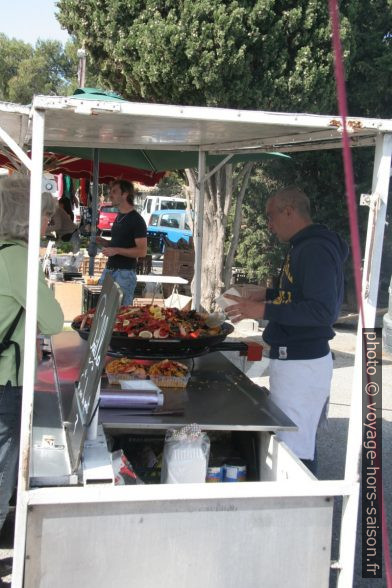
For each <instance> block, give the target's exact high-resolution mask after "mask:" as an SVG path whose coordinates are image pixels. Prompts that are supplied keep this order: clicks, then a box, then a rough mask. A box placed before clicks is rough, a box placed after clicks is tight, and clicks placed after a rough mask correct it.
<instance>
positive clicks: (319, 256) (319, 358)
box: [226, 187, 348, 471]
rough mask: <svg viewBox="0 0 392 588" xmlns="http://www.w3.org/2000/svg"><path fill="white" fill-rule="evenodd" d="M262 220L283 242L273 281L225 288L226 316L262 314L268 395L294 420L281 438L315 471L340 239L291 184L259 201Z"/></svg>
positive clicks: (338, 290) (339, 280)
mask: <svg viewBox="0 0 392 588" xmlns="http://www.w3.org/2000/svg"><path fill="white" fill-rule="evenodd" d="M266 214H267V219H268V227H269V229H270V230H271V232H272V233H274V234H275V235H276V236H277V237H278V239H279V241H281V242H283V243H289V250H288V252H287V255H286V258H285V260H284V262H283V267H282V270H281V273H280V278H279V287H278V288H277V289H268V288H260V289H259V290H256V291H255V292H254V293H252V295H251V296H249V297H247V298H244V297H236V296H227V297H228V298H230V299H231V300H234V301H235V304H233V305H231V306H229V307H228V308H227V309H226V312H227V313H228V315H229V317H230V318H231V319H232V320H233V321H234V322H236V321H238V320H242V319H243V318H254V319H265V320H268V321H269V322H268V325H267V327H266V328H265V330H264V333H263V338H264V340H265V341H266V343H268V344H269V345H270V347H271V349H270V366H269V369H270V390H271V398H272V400H273V401H274V403H275V404H276V405H277V406H279V408H281V409H282V410H283V412H285V413H286V414H287V416H289V417H290V418H291V419H292V420H293V421H294V422H295V423H296V424H297V426H298V432H295V433H289V432H288V433H285V432H281V433H279V434H278V437H279V438H280V439H282V440H283V441H284V442H285V443H286V444H287V445H288V446H289V447H290V448H291V449H292V451H293V452H294V453H295V454H296V455H297V456H298V457H299V458H301V459H302V460H303V461H304V463H306V465H308V467H309V468H310V469H311V470H312V471H315V462H314V460H315V444H316V434H317V427H318V424H319V422H320V418H321V415H322V413H323V409H324V407H326V404H327V402H328V398H329V392H330V385H331V378H332V356H331V352H330V348H329V340H330V339H332V338H333V337H334V336H335V332H334V330H333V328H332V325H333V324H334V322H335V321H336V319H337V318H338V315H339V310H340V306H341V304H342V301H343V284H344V276H343V263H344V261H345V260H346V258H347V255H348V246H347V243H345V241H343V239H341V237H339V235H337V233H335V232H333V231H330V230H329V229H328V228H327V227H325V226H323V225H319V224H313V222H312V219H311V216H310V203H309V198H308V197H307V196H306V194H305V193H304V192H303V191H302V190H300V189H299V188H296V187H288V188H284V189H283V190H279V191H278V192H276V193H275V194H274V195H273V196H271V198H269V199H268V201H267V206H266Z"/></svg>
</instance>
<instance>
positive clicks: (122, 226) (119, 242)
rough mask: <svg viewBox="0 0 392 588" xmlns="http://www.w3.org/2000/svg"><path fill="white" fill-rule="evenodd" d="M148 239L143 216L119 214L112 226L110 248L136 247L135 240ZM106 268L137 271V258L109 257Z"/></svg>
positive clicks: (130, 213)
mask: <svg viewBox="0 0 392 588" xmlns="http://www.w3.org/2000/svg"><path fill="white" fill-rule="evenodd" d="M143 237H147V227H146V223H145V222H144V219H143V218H142V216H141V215H140V214H139V213H138V212H136V210H131V212H127V213H122V212H119V213H118V215H117V217H116V220H115V221H114V223H113V226H112V238H111V240H110V245H109V247H125V248H126V249H129V248H130V247H136V243H135V239H142V238H143ZM106 267H107V268H108V269H133V270H134V269H136V258H134V257H125V256H124V255H113V256H112V257H109V259H108V261H107V264H106Z"/></svg>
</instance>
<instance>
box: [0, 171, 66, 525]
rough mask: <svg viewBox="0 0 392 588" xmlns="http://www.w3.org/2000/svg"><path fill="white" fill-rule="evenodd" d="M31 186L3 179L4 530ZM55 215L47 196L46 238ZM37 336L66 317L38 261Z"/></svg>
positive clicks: (0, 510)
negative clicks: (49, 223)
mask: <svg viewBox="0 0 392 588" xmlns="http://www.w3.org/2000/svg"><path fill="white" fill-rule="evenodd" d="M29 194H30V180H29V178H28V177H26V176H22V175H19V174H14V175H13V176H7V177H3V178H1V179H0V529H1V527H2V525H3V523H4V521H5V518H6V516H7V513H8V504H9V500H10V498H11V495H12V493H13V490H14V487H15V484H16V479H17V470H18V457H19V437H20V415H21V402H22V380H23V354H24V331H25V318H26V312H25V308H26V285H27V284H26V277H27V239H28V231H29ZM55 210H56V204H55V200H54V198H53V197H52V195H51V194H48V193H44V194H43V195H42V223H41V235H44V234H45V231H46V228H47V225H48V222H49V220H50V219H51V217H52V216H53V214H54V212H55ZM37 271H38V273H39V279H38V309H37V322H38V326H37V328H38V331H39V332H40V333H43V334H45V335H53V334H54V333H58V332H59V331H61V329H62V327H63V321H64V317H63V313H62V310H61V308H60V305H59V304H58V302H57V301H56V300H55V298H54V295H53V292H52V291H51V290H50V289H49V288H48V287H47V285H46V282H45V276H44V273H43V271H42V268H41V266H40V264H39V261H38V259H37Z"/></svg>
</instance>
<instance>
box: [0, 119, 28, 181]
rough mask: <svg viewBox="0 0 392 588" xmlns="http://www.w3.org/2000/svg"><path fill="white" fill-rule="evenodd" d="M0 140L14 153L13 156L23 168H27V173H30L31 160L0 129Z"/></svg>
mask: <svg viewBox="0 0 392 588" xmlns="http://www.w3.org/2000/svg"><path fill="white" fill-rule="evenodd" d="M0 139H1V140H2V141H3V142H4V143H5V144H6V145H7V146H8V147H9V148H10V149H11V151H13V152H14V153H15V155H16V156H17V157H18V158H19V159H20V161H21V162H22V163H23V165H24V166H26V167H27V169H28V170H29V171H31V166H32V163H31V159H30V157H29V156H28V155H26V153H25V152H24V151H23V149H22V148H21V147H20V146H19V145H18V143H17V142H16V141H14V139H13V138H12V137H11V136H10V135H9V134H8V133H6V131H5V130H4V129H2V128H1V127H0Z"/></svg>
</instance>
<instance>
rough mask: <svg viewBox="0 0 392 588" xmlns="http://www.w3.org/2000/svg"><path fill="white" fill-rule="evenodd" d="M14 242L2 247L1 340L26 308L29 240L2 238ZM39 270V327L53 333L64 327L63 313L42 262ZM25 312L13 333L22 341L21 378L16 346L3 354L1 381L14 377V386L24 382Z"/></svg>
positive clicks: (0, 264)
mask: <svg viewBox="0 0 392 588" xmlns="http://www.w3.org/2000/svg"><path fill="white" fill-rule="evenodd" d="M5 243H14V245H13V246H12V247H6V248H5V249H2V250H1V251H0V341H2V340H3V338H4V336H5V334H6V332H7V330H8V328H9V327H10V325H11V323H12V321H13V320H14V318H15V317H16V315H17V314H18V310H19V309H20V307H21V306H23V307H24V308H26V278H27V244H26V243H24V242H23V241H12V240H7V241H0V245H3V244H5ZM37 265H38V266H39V267H38V268H37V269H38V273H39V277H38V309H37V322H38V330H39V331H40V332H41V333H43V334H44V335H54V334H55V333H58V332H59V331H61V329H62V327H63V322H64V315H63V312H62V310H61V307H60V305H59V303H58V302H57V300H56V299H55V297H54V295H53V292H52V291H51V290H50V289H49V288H48V286H47V285H46V282H45V276H44V273H43V271H42V268H41V266H40V265H39V264H37ZM25 321H26V313H25V312H24V313H23V314H22V316H21V317H20V320H19V323H18V324H17V326H16V329H15V331H14V333H13V335H12V337H11V339H12V340H13V341H15V342H16V343H18V344H19V347H20V353H21V364H20V368H19V378H18V382H16V364H15V348H14V346H13V345H11V347H9V348H8V349H7V350H6V351H4V352H3V354H2V355H1V357H0V385H5V384H6V383H7V382H8V380H11V384H12V385H13V386H17V385H21V384H22V382H23V353H24V332H25Z"/></svg>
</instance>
